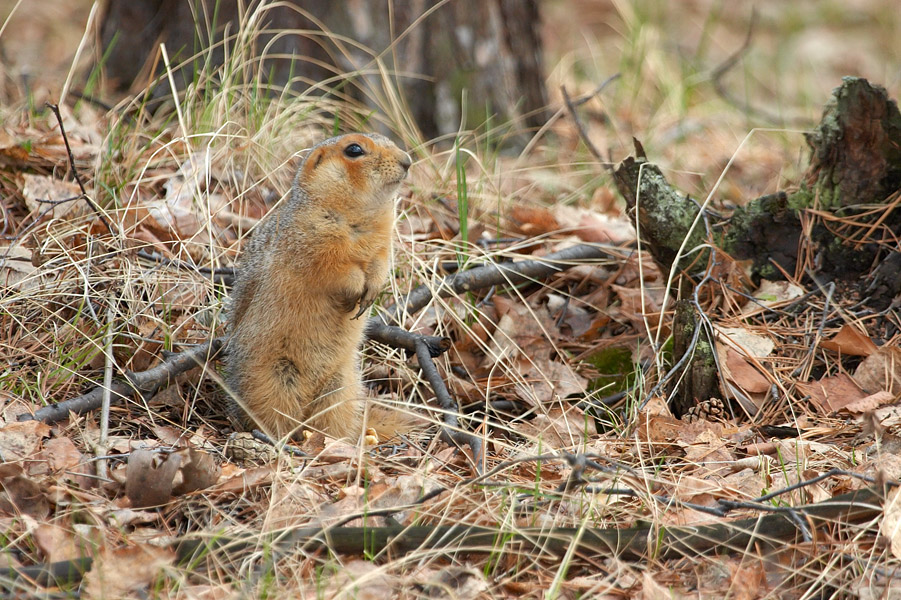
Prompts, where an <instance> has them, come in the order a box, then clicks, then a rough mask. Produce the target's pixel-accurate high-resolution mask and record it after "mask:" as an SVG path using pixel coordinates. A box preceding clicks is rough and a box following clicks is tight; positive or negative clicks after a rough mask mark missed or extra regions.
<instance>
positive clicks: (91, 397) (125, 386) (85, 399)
mask: <svg viewBox="0 0 901 600" xmlns="http://www.w3.org/2000/svg"><path fill="white" fill-rule="evenodd" d="M225 341H226V338H224V337H218V338H213V339H212V340H210V341H208V342H205V343H203V344H200V345H198V346H195V347H193V348H191V349H190V350H186V351H185V352H178V353H175V354H172V355H170V356H169V357H168V358H166V360H164V361H163V362H161V363H160V364H158V365H156V366H155V367H153V368H151V369H148V370H146V371H141V372H140V373H127V374H126V375H127V377H128V380H129V383H125V382H122V381H115V382H113V384H112V385H111V386H109V394H110V401H111V402H113V403H115V402H121V401H122V400H126V399H128V398H132V397H133V396H135V395H137V394H142V395H152V394H153V393H155V392H156V391H157V390H158V389H160V388H161V387H164V386H165V385H168V384H169V382H170V381H172V380H174V379H175V377H176V376H177V375H180V374H182V373H184V372H186V371H190V370H191V369H193V368H194V367H198V366H203V365H205V364H207V363H208V362H209V360H210V359H211V358H213V357H214V356H216V354H217V353H218V352H219V351H220V350H221V349H222V346H223V345H224V344H225ZM104 393H105V388H104V386H98V387H95V388H94V389H92V390H91V391H90V392H88V393H86V394H83V395H81V396H78V397H77V398H72V399H70V400H64V401H63V402H57V403H56V404H51V405H49V406H45V407H44V408H41V409H38V410H37V411H35V413H34V414H33V415H28V414H25V415H21V416H20V417H19V420H28V419H35V420H38V421H43V422H44V423H55V422H57V421H62V420H63V419H65V418H66V417H68V416H69V413H70V412H72V413H75V414H76V415H80V414H84V413H86V412H88V411H91V410H96V409H98V408H100V406H101V404H102V399H103V395H104Z"/></svg>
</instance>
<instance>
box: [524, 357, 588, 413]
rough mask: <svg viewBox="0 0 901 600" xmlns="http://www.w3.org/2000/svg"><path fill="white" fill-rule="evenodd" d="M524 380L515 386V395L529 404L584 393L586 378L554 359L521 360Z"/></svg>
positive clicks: (545, 402)
mask: <svg viewBox="0 0 901 600" xmlns="http://www.w3.org/2000/svg"><path fill="white" fill-rule="evenodd" d="M520 364H521V365H522V366H521V368H520V373H521V374H522V376H523V378H524V379H525V382H524V383H523V384H521V385H517V386H516V391H517V395H518V396H519V397H520V398H521V399H522V400H523V401H524V402H527V403H528V404H530V405H535V404H547V403H550V402H553V401H556V400H560V399H563V398H568V397H570V396H575V395H584V394H585V387H586V386H587V385H588V380H587V379H585V378H584V377H582V376H581V375H579V374H578V373H576V372H575V371H574V370H573V368H572V367H570V366H569V365H567V364H565V363H562V362H559V361H555V360H547V359H545V360H540V359H538V358H533V359H532V360H531V361H529V362H526V361H525V360H521V361H520Z"/></svg>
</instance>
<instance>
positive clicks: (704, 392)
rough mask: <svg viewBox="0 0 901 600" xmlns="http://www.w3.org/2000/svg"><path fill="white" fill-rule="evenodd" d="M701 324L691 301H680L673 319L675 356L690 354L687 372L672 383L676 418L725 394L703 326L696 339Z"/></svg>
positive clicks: (671, 406) (678, 358) (679, 358)
mask: <svg viewBox="0 0 901 600" xmlns="http://www.w3.org/2000/svg"><path fill="white" fill-rule="evenodd" d="M698 327H701V325H700V324H699V323H698V318H697V315H696V314H695V309H694V306H692V304H691V302H689V301H687V300H680V301H679V302H677V303H676V316H675V318H674V319H673V359H674V360H675V361H676V362H677V363H678V362H679V361H680V360H681V359H682V357H683V356H685V354H686V353H690V357H689V358H688V360H686V361H685V366H684V374H683V375H682V376H677V377H673V379H672V383H671V384H670V387H671V388H674V389H671V391H675V395H674V396H673V398H672V400H671V401H670V409H671V410H672V413H673V416H674V417H676V418H677V419H678V418H681V417H682V416H683V415H685V414H686V413H687V412H688V411H689V410H690V409H691V408H692V407H693V406H695V405H697V404H698V403H699V402H704V401H706V400H710V399H712V398H721V397H723V394H722V393H721V392H720V380H719V374H718V369H717V365H716V360H715V359H714V347H713V343H712V342H711V340H710V337H709V336H708V335H707V333H706V332H705V331H704V330H703V329H702V330H701V331H700V334H699V335H698V337H697V340H696V341H695V329H697V328H698ZM692 342H694V343H692Z"/></svg>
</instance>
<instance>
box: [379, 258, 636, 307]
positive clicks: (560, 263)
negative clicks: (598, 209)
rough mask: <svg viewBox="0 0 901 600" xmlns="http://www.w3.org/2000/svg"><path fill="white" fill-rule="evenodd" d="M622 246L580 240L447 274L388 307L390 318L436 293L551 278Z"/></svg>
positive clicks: (423, 305) (422, 304)
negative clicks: (545, 252)
mask: <svg viewBox="0 0 901 600" xmlns="http://www.w3.org/2000/svg"><path fill="white" fill-rule="evenodd" d="M618 250H619V249H618V248H617V247H615V246H604V245H600V244H579V245H578V246H571V247H569V248H566V249H565V250H561V251H559V252H554V253H552V254H548V255H546V256H543V257H541V258H538V259H532V260H523V261H519V262H514V263H496V264H490V265H486V266H483V267H476V268H475V269H470V270H468V271H463V272H461V273H455V274H453V275H450V276H449V277H445V278H444V279H443V280H442V281H441V282H439V283H438V284H437V285H436V286H429V285H421V286H419V287H417V288H416V289H414V290H413V291H412V292H410V293H409V294H408V295H407V297H406V299H405V300H404V301H402V302H399V303H397V304H396V305H394V306H392V307H391V308H389V309H388V321H389V322H397V320H398V318H399V316H400V314H401V313H405V314H415V313H417V312H419V311H420V310H422V309H423V308H424V307H425V306H426V305H427V304H428V303H429V301H430V300H431V299H432V298H433V297H434V296H435V295H436V291H437V296H438V297H439V298H446V297H448V296H452V295H454V294H460V293H463V292H470V291H473V290H478V289H485V288H489V287H491V286H493V285H515V284H517V283H522V282H525V281H534V280H538V279H543V278H547V277H549V276H550V275H553V274H554V273H559V272H561V271H565V270H566V269H567V268H568V266H567V265H566V263H569V262H572V261H583V260H598V259H601V258H605V257H609V256H615V255H616V253H617V251H618Z"/></svg>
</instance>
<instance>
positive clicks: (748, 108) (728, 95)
mask: <svg viewBox="0 0 901 600" xmlns="http://www.w3.org/2000/svg"><path fill="white" fill-rule="evenodd" d="M756 25H757V10H756V9H752V10H751V20H750V22H749V23H748V32H747V34H746V35H745V41H744V42H742V45H741V46H740V47H739V48H738V50H736V51H735V52H733V53H732V54H730V55H729V56H728V57H726V60H724V61H723V62H722V63H720V64H719V65H718V66H717V67H716V68H715V69H713V71H712V72H711V81H712V83H713V89H714V90H715V91H716V93H717V95H719V96H720V97H721V98H722V99H723V100H725V101H726V102H728V103H729V104H731V105H732V106H734V107H735V108H737V109H738V110H740V111H742V112H743V113H745V114H747V115H751V116H754V117H757V118H758V119H761V120H764V121H768V122H770V123H777V124H781V123H785V121H786V119H785V118H784V117H782V116H781V115H777V114H775V113H772V112H770V111H768V110H765V109H762V108H759V107H756V106H752V105H751V103H750V102H743V101H741V100H739V99H738V98H736V97H735V96H734V95H732V92H730V91H729V90H728V89H727V88H726V85H725V84H724V83H723V77H724V76H725V75H726V73H728V72H729V71H730V70H732V67H734V66H735V65H737V64H738V62H739V61H740V60H741V59H742V57H743V56H744V55H745V54H747V52H748V50H749V49H750V48H751V40H752V39H753V37H754V27H755V26H756ZM791 121H792V122H793V123H797V124H805V125H806V124H807V123H808V122H807V120H806V119H791Z"/></svg>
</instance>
